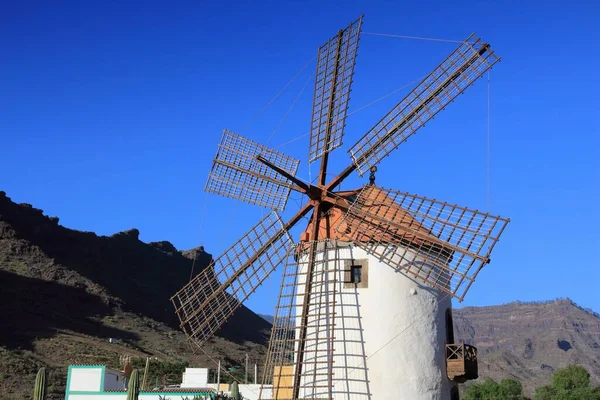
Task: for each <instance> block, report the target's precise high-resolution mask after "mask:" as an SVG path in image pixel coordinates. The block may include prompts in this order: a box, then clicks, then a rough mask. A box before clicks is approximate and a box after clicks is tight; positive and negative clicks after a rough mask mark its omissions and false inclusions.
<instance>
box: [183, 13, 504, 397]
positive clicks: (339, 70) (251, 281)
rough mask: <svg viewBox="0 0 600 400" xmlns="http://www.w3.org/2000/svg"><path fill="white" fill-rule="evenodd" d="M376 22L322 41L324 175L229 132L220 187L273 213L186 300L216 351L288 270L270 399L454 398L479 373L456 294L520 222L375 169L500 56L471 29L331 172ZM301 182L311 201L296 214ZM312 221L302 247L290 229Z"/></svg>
mask: <svg viewBox="0 0 600 400" xmlns="http://www.w3.org/2000/svg"><path fill="white" fill-rule="evenodd" d="M361 26H362V16H361V17H360V18H358V19H357V20H355V21H353V22H352V23H350V24H349V25H348V26H347V27H346V28H344V29H341V30H339V31H338V33H337V34H336V35H335V36H333V37H332V38H330V39H329V40H328V41H327V42H326V43H325V44H323V45H322V46H320V47H319V49H318V55H317V66H316V79H315V90H314V99H313V113H312V120H311V128H310V141H309V156H308V159H309V162H311V163H313V162H320V167H319V173H318V176H317V178H316V181H315V183H314V184H313V183H306V182H304V181H302V180H301V179H298V178H297V177H296V172H297V169H298V165H299V161H298V160H295V159H293V158H291V157H288V156H286V155H285V154H282V153H280V152H278V151H276V150H274V149H271V148H269V147H266V146H263V145H261V144H259V143H256V142H254V141H252V140H250V139H247V138H244V137H242V136H240V135H238V134H236V133H234V132H231V131H228V130H225V131H224V132H223V136H222V139H221V142H220V144H219V146H218V151H217V155H216V157H215V158H214V160H213V165H212V169H211V171H210V173H209V177H208V181H207V183H206V186H205V190H206V191H208V192H211V193H215V194H219V195H222V196H226V197H230V198H234V199H238V200H241V201H245V202H248V203H252V204H255V205H259V206H264V207H268V208H270V209H272V211H271V212H270V213H269V214H267V215H266V216H265V217H264V218H262V219H261V220H260V221H259V222H258V223H257V224H256V225H255V226H253V227H252V228H251V229H250V230H249V231H248V232H247V233H246V234H245V235H244V236H242V237H241V238H240V239H238V240H237V241H236V242H235V243H234V244H233V245H232V246H231V247H229V249H227V250H226V251H225V252H224V253H223V254H222V255H221V256H220V257H218V258H217V259H216V260H214V261H213V262H212V263H211V265H209V266H208V267H207V268H205V269H204V270H203V271H201V272H200V273H198V274H197V275H196V276H195V277H194V278H193V279H191V280H190V282H189V283H187V284H186V285H185V286H184V287H183V288H182V289H181V290H180V291H178V292H177V293H176V294H175V295H174V296H173V297H172V301H173V304H174V307H175V310H176V313H177V315H178V317H179V319H180V321H181V327H182V329H183V330H184V331H185V333H186V334H187V335H188V336H189V337H190V338H191V340H192V341H193V342H195V343H196V344H197V345H198V346H202V344H204V343H205V342H206V341H207V340H209V339H210V338H211V337H212V336H213V335H214V334H215V332H216V331H217V330H218V329H219V328H220V327H221V326H222V325H223V323H224V322H225V321H226V320H227V319H228V318H229V317H231V315H232V314H233V313H234V312H235V310H236V309H237V308H239V307H240V305H241V304H242V303H243V302H244V301H245V300H246V299H248V297H249V296H250V295H251V294H252V293H254V292H255V290H256V289H257V288H258V287H259V286H260V285H261V284H262V282H263V281H264V280H265V279H266V278H267V277H269V275H271V273H272V272H273V271H274V270H275V269H276V268H278V267H280V266H282V265H283V266H284V271H283V277H282V285H281V292H280V295H279V299H278V304H277V308H276V312H275V320H274V324H273V330H272V334H271V340H270V342H269V349H268V354H267V360H266V364H265V368H264V380H263V383H264V385H263V390H261V394H260V397H261V398H262V399H267V398H272V399H305V398H306V399H308V398H310V399H316V398H319V399H324V398H327V399H337V398H340V399H341V398H344V399H347V398H352V399H361V398H365V399H367V398H368V399H370V398H376V399H385V398H398V397H397V394H396V392H395V390H396V389H397V388H402V391H403V393H404V396H402V398H411V399H412V398H414V399H417V398H436V399H438V398H439V399H446V398H451V396H453V395H454V394H453V393H454V392H455V390H456V387H455V385H454V382H456V381H460V380H464V379H468V378H473V377H476V374H477V372H476V349H474V348H472V347H470V346H467V345H463V344H458V345H457V344H455V343H454V338H453V327H452V318H451V317H452V314H451V302H450V300H451V298H452V297H454V298H456V299H458V300H460V301H462V299H463V298H464V296H465V294H466V293H467V291H468V290H469V288H470V286H471V284H472V283H473V281H474V280H475V278H476V276H477V274H478V272H479V271H480V269H481V268H482V267H483V266H484V265H485V264H487V263H488V262H489V261H490V253H491V251H492V248H493V247H494V245H495V243H496V242H497V241H498V239H499V237H500V235H501V233H502V231H503V230H504V228H505V226H506V224H507V223H508V220H507V219H504V218H501V217H498V216H493V215H490V214H488V213H483V212H479V211H476V210H470V209H468V208H465V207H461V206H458V205H452V204H449V203H446V202H441V201H437V200H433V199H428V198H426V197H422V196H419V195H415V194H410V193H405V192H400V191H397V190H392V189H384V188H381V187H378V186H376V185H375V175H374V174H375V172H376V169H377V165H378V164H379V163H380V161H382V160H383V159H384V158H385V157H387V156H388V155H390V154H391V153H392V152H393V151H394V150H395V149H396V148H397V147H398V146H400V145H401V144H402V143H404V142H405V141H406V140H407V139H408V138H409V137H411V136H412V135H414V134H415V133H416V132H417V131H418V130H419V129H420V128H421V127H423V126H424V125H425V124H426V123H427V122H428V121H429V120H431V119H432V118H433V117H434V116H435V115H437V113H439V112H440V111H441V110H443V109H444V108H446V107H447V106H448V105H449V104H450V103H451V102H453V101H454V100H455V99H456V98H457V97H458V96H459V95H460V94H461V93H463V91H464V90H466V89H467V88H468V87H469V86H471V85H472V84H473V83H474V82H475V81H476V80H477V79H478V78H480V77H481V76H482V75H483V74H484V73H485V72H486V71H488V70H489V69H490V68H491V67H492V66H493V65H494V64H495V63H497V62H498V61H499V58H498V57H497V56H496V55H495V54H494V52H493V51H492V49H491V47H490V45H489V44H487V43H484V42H482V41H481V39H479V38H477V37H475V36H474V35H471V36H469V37H468V38H467V39H466V40H465V41H464V42H462V43H461V44H460V45H459V46H458V47H457V48H456V49H455V50H454V51H453V52H452V53H451V54H450V55H449V56H448V57H447V58H446V59H444V60H443V61H442V62H441V63H440V64H439V65H438V66H437V67H436V68H435V69H434V70H433V71H432V72H431V73H430V74H429V75H427V76H426V77H425V78H424V79H423V80H422V81H421V82H420V83H419V84H418V85H416V87H415V88H414V89H413V90H412V91H411V92H410V93H409V94H408V95H407V96H406V97H404V99H402V101H400V102H399V103H398V104H397V105H396V106H395V107H393V108H392V109H391V110H390V111H389V112H388V113H387V114H386V115H385V116H384V117H383V118H382V119H381V120H380V121H379V122H377V123H376V124H375V125H374V126H373V128H371V129H370V130H369V131H368V132H367V133H366V134H365V135H364V136H363V137H362V138H361V139H360V140H358V142H357V143H356V144H354V145H353V146H352V147H351V148H350V149H349V155H350V163H349V165H348V166H347V167H346V168H345V169H344V170H342V171H341V172H340V173H339V174H338V175H336V176H335V177H334V178H333V179H331V180H329V181H327V179H326V177H327V172H328V160H329V156H330V153H331V152H332V151H333V150H335V149H337V148H339V147H341V145H342V139H343V133H344V127H345V121H346V115H347V109H348V102H349V98H350V88H351V85H352V81H353V73H354V66H355V61H356V55H357V50H358V43H359V38H360V33H361ZM355 171H356V172H357V173H358V174H359V175H360V176H363V175H364V174H366V173H370V182H369V184H367V185H365V186H363V187H362V188H359V189H356V190H347V191H336V189H338V188H339V186H340V184H341V183H342V181H344V179H346V178H347V177H349V176H350V175H351V174H352V173H353V172H355ZM292 190H293V191H296V192H299V193H302V194H304V195H306V196H307V197H308V202H307V203H306V204H304V205H303V206H301V207H300V209H299V210H298V212H297V213H296V214H295V215H294V216H292V217H291V218H290V219H289V220H288V221H284V220H283V219H282V218H281V216H280V212H281V211H283V210H284V209H285V206H286V203H287V200H288V198H289V196H290V192H291V191H292ZM309 214H310V220H309V223H308V226H307V228H306V230H305V231H304V232H303V233H302V234H301V238H300V241H299V242H298V243H295V242H294V240H293V239H292V237H291V235H290V230H291V229H292V227H294V226H295V225H296V224H298V223H299V222H300V221H301V220H302V219H303V218H304V217H305V216H308V215H309ZM407 329H408V331H407ZM405 331H407V332H409V333H406V334H405V335H404V336H394V335H396V334H398V332H401V333H402V332H405ZM390 339H395V341H394V343H393V346H388V344H389V343H390ZM386 346H388V347H386ZM384 348H385V351H382V349H384ZM453 362H454V364H453ZM395 388H396V389H395Z"/></svg>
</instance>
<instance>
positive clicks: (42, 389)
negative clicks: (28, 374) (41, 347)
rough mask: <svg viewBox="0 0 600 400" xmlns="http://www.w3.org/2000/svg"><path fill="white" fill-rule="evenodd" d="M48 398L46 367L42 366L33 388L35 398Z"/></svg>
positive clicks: (39, 399) (37, 399)
mask: <svg viewBox="0 0 600 400" xmlns="http://www.w3.org/2000/svg"><path fill="white" fill-rule="evenodd" d="M45 398H46V368H43V367H42V368H40V370H39V371H38V373H37V376H36V377H35V387H34V388H33V400H44V399H45Z"/></svg>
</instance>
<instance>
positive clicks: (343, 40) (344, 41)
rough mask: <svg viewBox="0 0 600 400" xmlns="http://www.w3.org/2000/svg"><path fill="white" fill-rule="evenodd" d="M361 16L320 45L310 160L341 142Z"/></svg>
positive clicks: (319, 156)
mask: <svg viewBox="0 0 600 400" xmlns="http://www.w3.org/2000/svg"><path fill="white" fill-rule="evenodd" d="M361 26H362V16H361V17H360V18H358V19H357V20H356V21H354V22H352V23H351V24H350V25H348V27H346V28H345V29H342V30H340V31H339V32H338V34H337V35H335V36H334V37H332V38H331V39H329V40H328V41H327V43H325V44H324V45H322V46H321V47H319V52H318V55H317V70H316V77H315V97H314V100H313V113H312V121H311V125H310V146H309V155H308V160H309V162H313V161H315V160H317V159H319V158H321V156H323V155H324V154H325V153H328V152H330V151H332V150H334V149H336V148H338V147H340V146H341V145H342V137H343V135H344V127H345V126H346V112H347V110H348V101H349V100H350V87H351V85H352V77H353V75H354V66H355V64H356V53H357V50H358V40H359V38H360V30H361Z"/></svg>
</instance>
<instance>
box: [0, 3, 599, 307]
mask: <svg viewBox="0 0 600 400" xmlns="http://www.w3.org/2000/svg"><path fill="white" fill-rule="evenodd" d="M361 13H364V14H365V19H364V31H365V32H376V33H392V34H399V35H412V36H425V37H437V38H447V39H458V40H460V39H464V38H466V37H467V36H468V35H469V34H470V33H471V32H475V33H476V34H477V35H479V36H481V37H482V38H483V39H484V40H486V41H488V42H490V43H491V44H492V47H493V48H494V49H495V51H496V52H497V54H499V55H500V56H501V57H502V61H501V62H500V63H499V64H498V65H497V66H496V67H495V68H494V69H493V70H492V73H491V212H493V213H497V214H500V215H503V216H507V217H510V218H511V219H512V222H511V224H510V225H509V226H508V228H507V230H506V232H505V234H504V237H503V238H502V240H501V241H500V243H499V244H498V245H497V247H496V249H495V254H493V256H492V263H491V264H490V265H488V266H487V267H486V268H485V269H484V270H483V272H482V273H481V275H480V276H479V278H478V281H477V282H476V284H475V285H474V286H473V288H472V289H471V291H470V292H469V294H468V295H467V298H466V300H465V302H464V303H463V304H465V305H486V304H498V303H504V302H509V301H513V300H517V299H518V300H523V301H528V300H546V299H552V298H555V297H559V296H561V297H562V296H568V297H571V298H572V299H574V300H575V301H576V302H578V303H580V304H581V305H583V306H586V307H592V308H593V309H595V310H596V311H600V296H599V295H598V288H599V282H600V258H599V256H598V248H599V247H600V234H599V229H598V227H599V226H600V217H599V211H598V204H599V203H600V201H599V197H600V196H599V195H600V189H599V187H600V167H599V161H598V160H599V159H600V157H599V155H600V154H599V150H598V145H599V139H598V137H599V133H600V127H599V122H598V116H599V115H600V105H599V100H598V92H599V90H600V78H599V76H600V75H599V74H598V71H600V59H599V57H600V56H599V55H598V46H599V45H598V43H600V28H599V27H598V21H599V20H600V3H598V2H596V1H592V0H587V1H581V0H574V1H568V2H567V1H471V2H449V1H422V2H399V1H388V2H378V1H369V2H364V3H359V2H350V1H339V2H322V1H294V2H283V1H268V2H260V1H257V2H235V1H229V2H206V1H194V2H192V1H190V2H159V1H147V2H131V1H123V2H121V1H112V2H109V1H102V2H80V1H79V2H75V1H74V2H63V1H55V2H35V1H31V2H24V1H23V2H11V3H6V4H4V5H3V7H2V11H1V12H0V49H2V50H1V53H0V190H5V191H6V192H7V194H8V195H9V196H10V197H12V198H13V199H14V200H15V201H17V202H28V203H32V204H34V205H35V206H36V207H39V208H42V209H43V210H44V211H45V212H46V213H47V214H49V215H57V216H59V217H60V220H61V223H62V224H63V225H65V226H67V227H71V228H76V229H81V230H87V231H95V232H97V233H99V234H105V235H110V234H113V233H115V232H117V231H121V230H125V229H129V228H133V227H136V228H138V229H139V230H140V232H141V239H142V240H144V241H157V240H169V241H171V242H172V243H173V244H174V245H175V246H176V247H177V248H180V249H186V248H190V247H193V246H196V245H204V246H205V247H206V249H207V251H209V252H210V253H212V254H213V255H215V256H216V255H218V254H220V253H221V252H222V251H223V250H224V249H225V248H226V247H227V246H228V245H229V244H231V243H233V242H234V241H235V240H236V239H237V238H238V237H239V236H240V235H241V234H243V233H244V232H245V231H246V230H247V229H249V228H250V226H251V225H252V224H253V223H255V222H256V221H257V220H258V219H259V218H260V216H261V215H262V214H263V213H264V212H265V211H264V210H261V209H259V208H257V207H253V206H246V205H239V206H236V205H235V204H236V202H234V201H229V200H223V199H222V198H219V197H217V196H214V195H208V196H206V195H205V193H204V192H203V190H202V189H203V186H204V183H205V180H206V176H207V173H208V171H209V168H210V165H211V159H212V157H213V156H214V154H215V151H216V147H217V143H218V141H219V139H220V137H221V131H222V129H223V128H229V129H232V130H234V131H236V132H238V133H241V134H243V135H245V136H247V137H250V138H252V139H254V140H257V141H261V142H266V141H267V139H268V138H269V136H271V133H272V131H273V129H274V128H275V127H276V126H277V125H278V123H279V121H280V120H281V118H282V116H283V115H284V113H285V112H286V110H287V109H288V107H289V106H290V104H291V103H292V101H293V100H294V98H296V96H298V94H299V93H300V92H301V89H302V87H303V86H304V85H305V83H306V82H307V80H309V79H310V76H311V74H312V73H313V69H314V65H311V66H310V67H309V68H308V69H306V70H305V71H304V73H302V74H301V75H300V76H299V77H298V78H297V79H296V80H295V81H294V82H293V83H292V84H291V85H290V87H289V88H288V90H287V91H285V92H284V94H283V95H282V96H281V97H280V98H279V99H278V100H277V101H276V102H275V103H274V104H273V105H272V107H270V108H269V109H268V110H267V111H266V112H264V113H262V114H260V115H259V117H258V118H257V119H256V120H254V121H253V122H252V123H251V124H250V125H249V126H248V125H247V122H248V121H249V120H250V119H251V118H252V116H253V115H255V114H256V113H257V111H259V110H260V109H261V108H262V107H263V106H264V105H265V104H266V103H267V102H268V101H269V100H270V99H271V98H272V97H273V96H274V95H275V94H276V93H277V92H278V91H279V90H280V89H281V88H282V87H283V86H284V85H285V84H286V83H287V82H288V81H289V80H290V79H291V78H292V77H293V76H294V74H295V73H296V72H297V71H298V70H299V69H300V68H301V67H302V66H303V65H305V64H306V63H307V62H309V61H310V60H311V59H312V58H313V57H314V55H315V53H316V49H317V47H318V46H319V45H320V44H322V43H323V42H325V41H326V40H327V39H328V38H329V37H330V36H332V35H333V34H335V32H336V31H337V30H338V29H340V28H342V27H344V26H346V25H347V24H348V23H349V22H350V21H351V20H353V19H354V18H356V17H357V16H358V15H360V14H361ZM454 46H455V45H454V44H449V43H439V42H426V41H415V40H404V39H397V38H385V37H376V36H367V35H365V36H363V37H362V39H361V43H360V49H359V55H358V65H357V69H356V76H355V84H354V90H353V92H352V99H351V102H350V111H352V110H356V109H358V108H359V107H361V106H363V105H365V104H367V103H369V102H371V101H373V100H375V99H377V98H379V97H381V96H383V95H385V94H387V93H389V92H391V91H392V90H394V89H397V88H399V87H402V86H404V85H406V84H407V83H409V82H411V81H413V80H415V79H417V78H419V77H421V76H423V75H425V74H426V73H428V72H429V71H430V70H431V69H432V68H433V67H435V66H436V65H437V63H439V61H441V60H442V59H443V58H444V57H445V56H446V55H447V54H448V53H449V52H450V51H452V50H453V48H454ZM313 64H314V63H313ZM312 89H313V82H312V80H310V81H309V84H308V87H307V90H306V91H305V92H304V93H303V94H302V95H301V97H300V98H299V100H298V103H297V104H296V106H295V107H294V108H293V109H292V111H291V112H290V114H289V115H288V117H287V119H285V121H284V123H283V124H282V125H281V127H280V129H279V130H278V131H277V132H276V134H275V135H274V137H273V139H272V140H271V141H270V145H272V146H280V145H281V144H283V143H285V142H287V141H289V140H291V139H293V138H296V137H299V136H301V135H303V134H305V133H306V132H307V131H308V129H309V121H310V110H311V103H312ZM405 94H406V91H404V92H401V93H397V94H396V95H394V96H392V97H390V98H388V99H386V100H385V101H382V102H380V103H377V104H376V105H374V106H372V107H369V108H367V109H365V110H364V111H361V112H359V113H357V114H355V115H352V116H351V117H350V118H349V119H348V125H347V128H346V136H345V146H344V148H343V149H339V150H338V151H336V152H335V153H334V155H333V161H332V169H331V172H332V173H334V172H337V171H339V170H340V169H341V168H343V167H345V165H346V164H347V163H348V162H349V159H348V155H347V153H346V152H345V150H346V149H347V148H349V147H350V146H351V145H352V144H353V143H354V142H355V141H356V140H358V138H359V137H360V136H362V134H363V133H364V132H366V131H367V130H368V129H369V128H370V127H371V126H372V125H373V124H374V123H375V122H377V120H378V118H379V117H380V116H382V115H383V114H384V113H385V112H386V111H387V110H388V109H389V108H391V107H392V106H393V105H394V104H395V103H396V102H397V101H399V100H400V99H401V98H402V97H403V95H405ZM486 98H487V84H486V81H485V80H480V81H478V82H477V83H476V85H475V86H474V87H472V88H470V89H469V90H468V91H467V92H466V94H465V95H463V96H460V98H459V99H458V100H457V101H456V102H455V103H453V104H452V105H450V106H449V107H448V109H447V110H445V111H444V112H442V113H441V114H440V115H439V116H438V117H437V118H436V119H435V120H434V121H433V122H431V123H430V124H428V125H427V126H426V127H425V128H423V129H422V130H421V131H420V132H419V133H418V134H417V135H416V136H415V137H414V138H413V139H411V140H409V141H408V142H407V143H405V144H404V145H402V147H401V148H400V149H398V150H397V151H396V152H395V153H394V154H393V156H392V157H390V158H388V159H386V160H385V161H384V162H383V163H381V164H380V172H379V174H378V184H380V185H381V186H384V187H391V188H395V189H399V190H404V191H408V192H413V193H418V194H422V195H426V196H430V197H434V198H438V199H443V200H446V201H449V202H454V203H458V204H462V205H466V206H470V207H472V208H478V209H482V210H485V209H486V203H487V202H486V143H487V142H486V126H487V117H486V110H487V101H486ZM281 150H282V151H284V152H286V153H288V154H290V155H292V156H295V157H297V158H299V159H301V160H302V163H301V166H300V172H299V176H300V177H302V178H304V179H308V178H309V176H312V175H310V174H309V167H308V165H307V163H306V159H307V154H308V138H307V137H303V138H302V139H300V140H298V141H296V142H295V143H294V144H293V145H288V146H284V147H282V148H281ZM316 169H317V167H316V166H313V167H312V172H313V173H314V172H316ZM363 183H365V180H359V179H358V178H353V179H352V180H350V181H349V182H348V183H346V184H345V185H344V188H350V187H352V186H358V185H361V184H363ZM293 197H294V200H292V201H290V207H289V210H288V212H287V213H286V215H287V214H289V213H291V212H294V211H295V209H296V208H297V202H296V200H297V199H298V196H293ZM295 234H296V235H297V232H296V233H295ZM165 273H169V269H168V268H167V267H166V266H165ZM278 286H279V278H278V277H277V276H275V277H274V278H273V279H271V280H270V281H269V282H268V283H267V285H265V287H264V288H262V289H261V291H260V292H259V293H258V294H257V296H256V297H255V298H253V299H252V301H251V302H250V304H249V305H250V306H251V307H252V308H254V309H255V310H257V311H259V312H264V313H271V312H272V307H273V304H274V301H275V297H276V295H277V290H278Z"/></svg>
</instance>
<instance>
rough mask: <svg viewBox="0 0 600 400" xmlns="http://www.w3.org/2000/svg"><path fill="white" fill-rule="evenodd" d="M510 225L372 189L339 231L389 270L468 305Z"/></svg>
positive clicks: (361, 197) (461, 209)
mask: <svg viewBox="0 0 600 400" xmlns="http://www.w3.org/2000/svg"><path fill="white" fill-rule="evenodd" d="M508 222H509V220H508V219H506V218H502V217H499V216H494V215H491V214H488V213H483V212H480V211H477V210H470V209H468V208H465V207H461V206H458V205H454V204H448V203H445V202H441V201H438V200H434V199H428V198H426V197H422V196H418V195H414V194H410V193H405V192H400V191H394V190H386V189H381V188H378V187H376V186H371V185H369V186H366V187H365V188H364V189H363V190H362V191H361V192H360V193H359V194H358V195H357V197H356V200H355V201H354V203H353V204H352V205H351V206H350V207H349V209H348V212H347V213H346V215H345V216H344V218H343V220H342V221H341V222H340V224H339V225H338V227H337V230H338V231H339V232H341V233H343V234H345V235H346V236H348V237H350V238H351V239H352V241H353V242H355V243H356V245H357V246H359V247H361V248H363V249H364V250H365V251H367V252H368V253H370V254H374V255H376V256H377V257H378V258H380V260H382V261H383V262H385V263H386V264H388V265H391V266H393V267H395V268H397V269H398V270H400V271H403V272H404V273H405V274H408V275H410V276H412V277H414V278H417V279H420V280H422V281H423V282H425V283H426V284H429V285H430V286H433V287H435V288H437V289H440V290H442V291H444V292H446V293H448V294H449V295H451V296H453V297H455V298H456V299H458V300H459V301H462V300H463V298H464V296H465V294H466V293H467V291H468V290H469V288H470V287H471V284H472V283H473V281H474V280H475V278H476V276H477V274H478V273H479V271H480V270H481V268H482V267H483V266H484V265H485V264H487V263H488V262H489V261H490V254H491V252H492V249H493V248H494V246H495V244H496V242H497V241H498V239H499V238H500V235H501V234H502V232H503V231H504V228H505V227H506V225H507V224H508Z"/></svg>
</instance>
